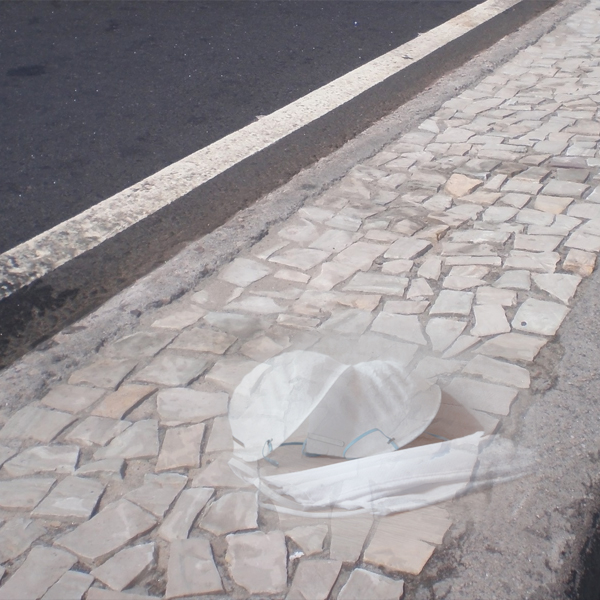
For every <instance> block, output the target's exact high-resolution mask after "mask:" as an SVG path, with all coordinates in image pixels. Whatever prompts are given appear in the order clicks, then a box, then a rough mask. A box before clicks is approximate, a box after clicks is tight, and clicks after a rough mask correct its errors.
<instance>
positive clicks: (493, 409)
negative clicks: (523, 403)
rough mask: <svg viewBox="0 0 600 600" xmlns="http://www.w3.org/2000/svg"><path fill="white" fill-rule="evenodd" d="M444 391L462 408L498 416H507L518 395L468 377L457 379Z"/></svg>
mask: <svg viewBox="0 0 600 600" xmlns="http://www.w3.org/2000/svg"><path fill="white" fill-rule="evenodd" d="M442 389H443V391H444V392H446V393H447V394H449V395H450V396H451V398H453V399H454V400H455V402H456V403H458V404H460V405H462V406H466V407H467V408H474V409H476V410H482V411H485V412H490V413H494V414H496V415H507V414H508V413H509V411H510V405H511V404H512V402H513V400H514V399H515V398H516V397H517V393H518V391H517V390H515V389H513V388H510V387H506V386H503V385H496V384H493V383H484V382H482V381H475V380H474V379H468V378H466V377H455V378H454V379H453V380H452V381H451V382H450V383H449V384H447V385H445V386H443V388H442Z"/></svg>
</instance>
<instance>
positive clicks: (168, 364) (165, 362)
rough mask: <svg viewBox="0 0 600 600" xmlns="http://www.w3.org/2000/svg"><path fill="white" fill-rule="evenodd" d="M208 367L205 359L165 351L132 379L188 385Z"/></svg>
mask: <svg viewBox="0 0 600 600" xmlns="http://www.w3.org/2000/svg"><path fill="white" fill-rule="evenodd" d="M208 365H209V362H208V360H207V359H205V358H201V357H198V356H184V355H183V354H175V353H174V352H169V351H165V352H162V353H161V354H159V355H158V356H157V357H156V358H155V359H154V360H153V361H152V362H151V363H150V364H149V365H148V366H147V367H145V368H144V369H142V370H141V371H140V372H139V373H137V374H136V375H135V377H134V379H135V380H136V381H145V382H148V383H156V384H158V385H167V386H176V385H188V384H189V383H190V382H191V381H193V380H194V379H196V378H198V377H200V375H202V373H203V372H204V371H205V369H206V368H207V367H208Z"/></svg>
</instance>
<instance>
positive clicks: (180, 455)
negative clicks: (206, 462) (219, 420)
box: [156, 423, 204, 472]
mask: <svg viewBox="0 0 600 600" xmlns="http://www.w3.org/2000/svg"><path fill="white" fill-rule="evenodd" d="M203 437H204V423H198V424H196V425H189V426H188V427H177V428H175V429H168V430H167V433H166V434H165V439H164V441H163V444H162V447H161V449H160V454H159V455H158V460H157V461H156V471H157V472H160V471H172V470H175V469H183V468H198V467H199V466H200V446H201V444H202V438H203Z"/></svg>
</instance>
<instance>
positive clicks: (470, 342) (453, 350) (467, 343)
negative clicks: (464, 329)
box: [442, 335, 479, 358]
mask: <svg viewBox="0 0 600 600" xmlns="http://www.w3.org/2000/svg"><path fill="white" fill-rule="evenodd" d="M478 342H479V338H478V337H473V336H471V335H460V336H458V338H457V339H456V341H455V342H454V344H452V346H450V348H448V350H446V352H444V354H443V355H442V358H453V357H455V356H458V355H459V354H462V353H463V352H465V351H466V350H468V349H469V348H471V347H472V346H474V345H475V344H477V343H478Z"/></svg>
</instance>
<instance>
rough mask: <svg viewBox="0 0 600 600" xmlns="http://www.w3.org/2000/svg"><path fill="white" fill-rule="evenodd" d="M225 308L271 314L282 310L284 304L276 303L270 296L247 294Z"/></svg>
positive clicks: (284, 307)
mask: <svg viewBox="0 0 600 600" xmlns="http://www.w3.org/2000/svg"><path fill="white" fill-rule="evenodd" d="M225 309H226V310H241V311H244V312H250V313H255V314H257V315H272V314H277V313H280V312H284V311H285V309H286V306H285V305H283V304H278V303H277V302H275V300H273V299H272V298H269V297H265V296H247V297H245V298H242V299H241V300H235V301H234V302H230V303H229V304H227V305H226V306H225Z"/></svg>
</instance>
